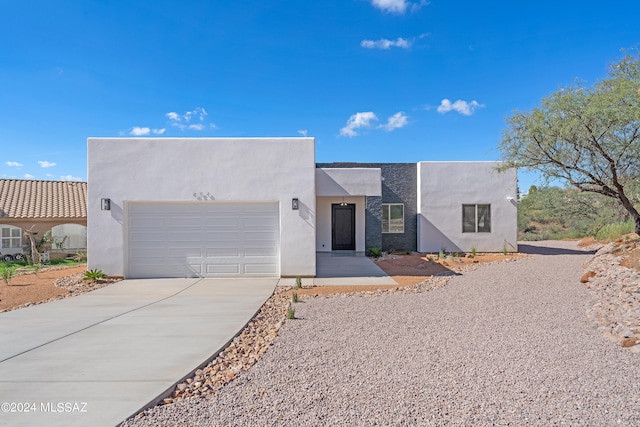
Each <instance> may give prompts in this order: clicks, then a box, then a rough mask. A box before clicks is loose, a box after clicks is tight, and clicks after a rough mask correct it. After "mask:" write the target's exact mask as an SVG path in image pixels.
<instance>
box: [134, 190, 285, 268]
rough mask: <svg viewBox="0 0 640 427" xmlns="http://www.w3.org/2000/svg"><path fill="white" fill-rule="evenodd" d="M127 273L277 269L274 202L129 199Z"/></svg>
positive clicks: (277, 244)
mask: <svg viewBox="0 0 640 427" xmlns="http://www.w3.org/2000/svg"><path fill="white" fill-rule="evenodd" d="M127 215H128V226H129V252H128V253H129V255H128V259H129V268H128V271H129V276H130V277H197V276H204V277H232V276H251V275H253V276H277V275H278V274H279V265H280V260H279V248H278V247H279V234H280V233H279V206H278V204H277V203H217V202H213V203H143V202H140V203H130V204H128V209H127Z"/></svg>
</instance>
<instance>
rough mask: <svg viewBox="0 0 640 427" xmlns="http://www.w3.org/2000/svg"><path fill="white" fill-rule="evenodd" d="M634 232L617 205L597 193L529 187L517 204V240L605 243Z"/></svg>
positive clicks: (612, 200) (558, 188) (614, 201)
mask: <svg viewBox="0 0 640 427" xmlns="http://www.w3.org/2000/svg"><path fill="white" fill-rule="evenodd" d="M633 230H634V227H633V221H632V220H630V219H629V216H628V214H627V213H626V211H625V210H624V209H623V208H622V207H621V206H620V205H619V203H618V202H617V201H616V200H614V199H612V198H610V197H604V196H601V195H599V194H596V193H583V192H580V191H578V190H575V189H572V188H560V187H536V186H535V185H532V186H531V188H530V189H529V192H528V194H526V195H525V196H522V197H521V199H520V202H519V204H518V238H519V239H520V240H559V239H565V238H576V237H585V236H594V237H595V238H596V239H604V240H608V239H616V238H618V237H619V236H621V235H622V234H626V233H631V232H633Z"/></svg>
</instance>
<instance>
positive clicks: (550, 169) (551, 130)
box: [498, 50, 640, 234]
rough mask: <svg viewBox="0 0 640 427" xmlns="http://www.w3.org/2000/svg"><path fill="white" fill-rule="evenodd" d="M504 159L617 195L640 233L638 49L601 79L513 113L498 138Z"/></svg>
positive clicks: (552, 178)
mask: <svg viewBox="0 0 640 427" xmlns="http://www.w3.org/2000/svg"><path fill="white" fill-rule="evenodd" d="M498 148H499V150H500V151H501V153H502V159H503V160H504V165H503V166H502V168H504V169H506V168H509V167H518V168H525V169H530V170H538V171H540V172H541V173H542V175H543V177H544V178H546V179H547V180H548V181H562V182H565V183H568V184H569V185H570V186H573V187H575V188H577V189H579V190H581V191H585V192H593V193H599V194H602V195H604V196H607V197H611V198H613V199H616V200H617V202H618V203H620V204H621V206H622V207H623V208H624V209H625V210H626V212H628V214H629V216H630V217H631V218H633V220H634V223H635V231H636V233H638V234H640V213H639V212H638V210H637V208H636V207H635V206H634V202H637V201H638V195H637V191H635V188H637V183H638V173H639V171H640V55H639V54H638V51H637V50H634V51H630V52H625V54H624V56H623V57H622V58H621V59H620V60H619V61H618V62H616V63H614V64H612V65H611V66H610V68H609V72H608V75H607V77H606V78H604V79H602V80H600V81H598V82H596V83H594V84H593V85H591V86H584V85H583V84H582V83H579V82H577V83H574V84H573V85H571V86H568V87H565V88H562V89H560V90H558V91H557V92H555V93H553V94H551V95H550V96H548V97H546V98H544V99H542V101H541V103H540V106H539V107H537V108H534V109H533V110H531V111H527V112H518V111H515V112H514V113H513V114H512V115H511V116H510V117H509V118H508V119H507V128H506V129H505V131H504V133H503V137H502V140H501V142H500V144H499V147H498Z"/></svg>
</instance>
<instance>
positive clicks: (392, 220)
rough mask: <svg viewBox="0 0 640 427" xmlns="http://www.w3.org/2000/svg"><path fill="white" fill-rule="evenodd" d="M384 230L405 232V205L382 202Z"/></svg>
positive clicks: (386, 231)
mask: <svg viewBox="0 0 640 427" xmlns="http://www.w3.org/2000/svg"><path fill="white" fill-rule="evenodd" d="M382 232H383V233H404V205H403V204H400V203H383V204H382Z"/></svg>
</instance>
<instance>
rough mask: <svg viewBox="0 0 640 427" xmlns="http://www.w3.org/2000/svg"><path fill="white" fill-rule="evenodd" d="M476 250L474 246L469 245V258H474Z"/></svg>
mask: <svg viewBox="0 0 640 427" xmlns="http://www.w3.org/2000/svg"><path fill="white" fill-rule="evenodd" d="M477 254H478V252H477V251H476V246H475V245H473V246H471V258H475V257H476V255H477Z"/></svg>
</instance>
